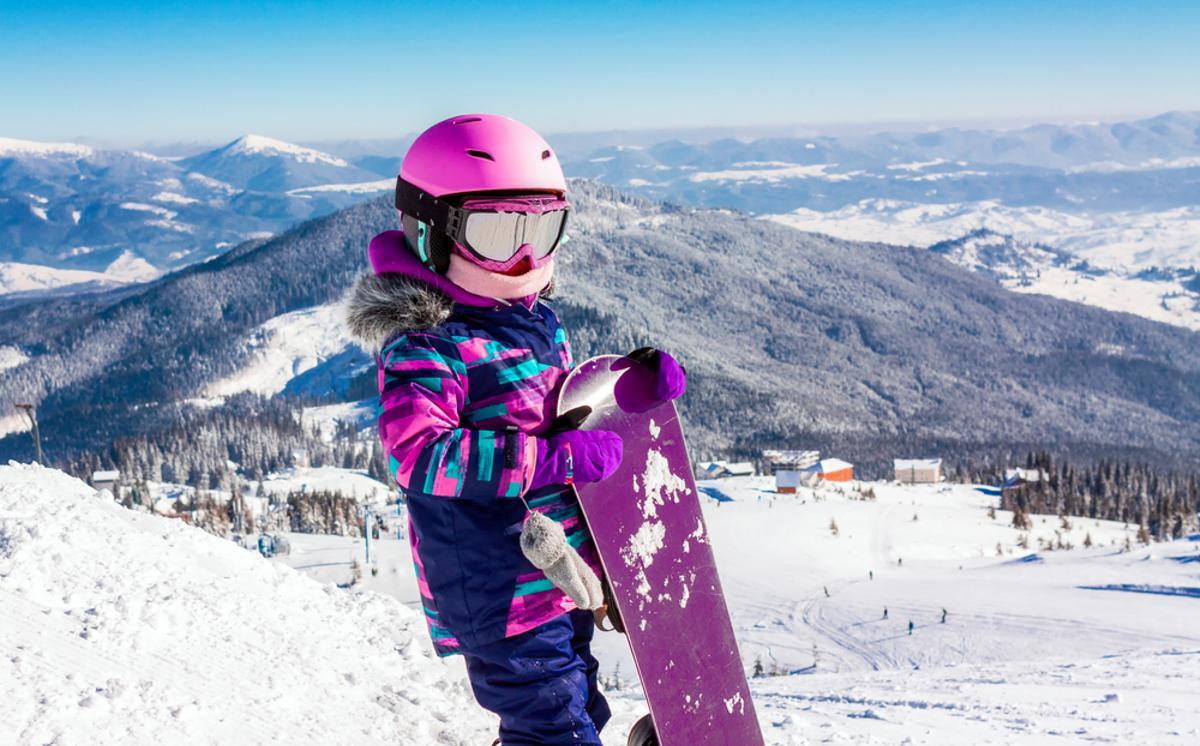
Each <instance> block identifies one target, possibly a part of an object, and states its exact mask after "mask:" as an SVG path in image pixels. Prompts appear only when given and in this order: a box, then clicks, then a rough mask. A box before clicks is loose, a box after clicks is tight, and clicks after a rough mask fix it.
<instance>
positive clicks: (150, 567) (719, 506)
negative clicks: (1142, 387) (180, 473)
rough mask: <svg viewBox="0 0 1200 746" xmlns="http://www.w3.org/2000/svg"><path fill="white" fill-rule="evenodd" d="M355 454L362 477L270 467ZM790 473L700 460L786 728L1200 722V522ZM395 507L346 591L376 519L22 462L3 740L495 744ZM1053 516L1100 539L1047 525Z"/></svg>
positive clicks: (748, 627)
mask: <svg viewBox="0 0 1200 746" xmlns="http://www.w3.org/2000/svg"><path fill="white" fill-rule="evenodd" d="M351 478H361V479H366V477H365V476H364V475H361V474H360V473H357V472H348V471H346V470H337V469H329V470H325V471H324V472H322V471H321V470H302V471H299V472H295V473H293V474H292V475H290V476H287V475H285V476H282V477H281V478H280V479H278V480H269V481H268V484H271V483H273V482H279V481H281V480H285V479H286V480H296V481H303V482H306V483H308V484H317V483H320V484H338V483H339V480H346V479H351ZM772 484H773V482H772V479H771V478H770V477H736V478H730V479H724V480H720V481H719V482H706V483H701V485H700V486H701V487H715V486H719V488H720V490H721V491H722V492H724V493H725V494H727V495H729V496H730V497H731V498H732V500H733V501H732V502H727V503H717V502H715V501H713V500H704V505H703V507H704V512H705V521H706V522H707V524H708V528H709V531H710V534H711V541H712V545H713V550H714V552H715V554H716V560H717V564H718V566H719V568H720V571H721V575H722V578H723V585H724V590H725V593H726V596H727V597H728V599H729V605H730V609H731V613H732V616H733V619H734V625H735V629H736V631H737V634H738V637H739V644H740V647H741V651H742V655H743V661H744V663H745V665H746V668H747V669H750V668H752V667H753V665H754V661H755V660H761V662H762V663H763V666H764V668H765V669H766V670H767V673H768V674H774V675H767V676H764V677H762V678H754V679H752V680H751V690H752V692H753V694H754V702H755V706H756V708H757V710H758V715H759V720H760V722H761V723H762V724H763V727H764V732H765V735H766V740H767V743H768V744H771V745H772V746H784V745H788V746H791V745H793V744H797V745H798V744H807V743H816V742H833V743H863V744H867V743H871V744H878V743H902V742H906V743H913V744H961V743H987V742H991V743H995V742H1004V743H1041V742H1045V741H1053V742H1055V743H1064V744H1071V743H1088V742H1095V741H1100V742H1117V743H1128V742H1137V743H1154V744H1171V743H1180V744H1183V743H1194V742H1195V741H1196V739H1197V736H1198V735H1200V714H1198V713H1197V710H1196V707H1195V702H1196V699H1195V693H1194V691H1193V689H1194V681H1195V679H1196V676H1197V675H1198V674H1200V630H1198V629H1197V625H1196V619H1197V617H1196V613H1197V610H1196V608H1195V604H1196V602H1197V599H1196V598H1195V596H1194V595H1193V592H1200V591H1196V589H1195V585H1196V583H1195V580H1194V577H1193V576H1194V569H1193V568H1194V566H1195V565H1194V563H1193V561H1192V560H1193V558H1194V557H1200V545H1198V543H1197V542H1196V541H1178V542H1172V543H1168V544H1156V545H1152V546H1150V547H1147V548H1136V549H1134V550H1133V551H1132V552H1122V551H1120V547H1121V546H1123V544H1124V541H1125V538H1126V537H1132V536H1133V534H1134V533H1135V532H1136V528H1135V527H1125V526H1123V525H1122V524H1119V523H1114V522H1108V521H1095V520H1090V519H1081V518H1072V519H1069V520H1070V523H1071V527H1070V528H1069V529H1064V528H1063V527H1062V526H1061V523H1060V520H1059V518H1058V517H1056V516H1033V526H1034V527H1033V529H1032V530H1031V531H1029V532H1028V535H1029V541H1030V542H1031V543H1030V546H1031V548H1030V549H1028V550H1025V549H1021V548H1020V547H1018V546H1017V540H1018V538H1019V537H1020V536H1021V534H1022V532H1019V531H1017V530H1015V529H1013V528H1011V527H1010V526H1009V523H1010V521H1011V518H1012V516H1011V515H1009V514H1006V513H1004V512H1003V511H997V513H996V517H995V518H989V517H988V515H987V507H988V505H989V503H988V500H989V499H990V498H987V497H986V496H984V495H982V494H981V493H979V492H978V491H976V490H975V489H974V488H973V487H972V486H969V485H949V484H947V485H903V486H902V485H896V484H890V483H871V484H866V483H850V484H849V485H845V486H828V485H826V486H821V487H817V488H814V489H810V488H801V489H800V491H799V493H798V494H796V495H775V494H774V493H773V492H771V487H772ZM342 486H343V489H344V483H343V484H342ZM380 486H381V487H382V485H380ZM868 488H869V489H870V490H872V491H873V492H874V493H875V495H876V498H875V499H874V500H871V499H864V495H863V492H864V491H866V490H867V489H868ZM380 515H384V516H386V517H387V518H388V521H389V526H388V530H387V531H386V532H385V533H384V535H383V536H382V537H381V538H380V539H379V540H373V541H372V542H371V555H372V563H371V565H372V567H374V568H375V570H376V572H374V573H372V572H363V573H362V578H361V580H360V581H359V582H358V584H357V585H355V586H354V588H353V589H350V590H339V589H337V588H335V587H333V586H332V585H324V586H322V585H320V583H326V584H332V583H342V584H347V583H349V581H350V579H351V577H352V575H353V572H352V565H351V563H352V561H353V560H355V559H357V561H358V562H359V563H360V564H361V563H362V562H363V559H364V558H363V541H362V540H361V539H351V538H347V537H337V536H313V535H303V534H289V535H288V538H289V540H290V542H291V545H292V552H291V554H290V555H288V556H285V557H280V558H277V559H276V560H273V561H264V560H261V559H259V558H258V557H257V556H256V555H255V554H254V553H252V552H249V551H246V550H243V549H240V548H238V547H237V546H236V545H234V544H233V543H232V542H228V541H225V540H221V539H217V538H215V537H212V536H208V535H206V534H203V533H202V532H200V531H198V530H196V529H192V528H190V527H187V526H185V525H183V524H182V523H180V522H178V521H170V520H167V519H163V518H159V517H154V516H149V515H144V514H140V513H135V512H132V511H126V510H124V509H122V508H119V507H118V506H116V505H114V504H113V503H111V502H108V501H105V500H103V499H99V498H97V497H95V495H94V493H93V492H92V490H91V489H90V488H88V487H86V486H85V485H83V484H82V483H80V482H78V481H76V480H73V479H70V478H68V477H66V476H65V475H62V474H59V473H57V472H53V471H50V470H46V469H40V468H36V467H23V466H9V467H0V638H2V639H4V640H5V641H6V644H8V643H9V641H12V642H11V644H8V646H7V647H6V651H8V650H11V651H13V652H11V653H8V652H6V655H5V656H4V657H2V658H0V697H2V698H3V700H2V701H4V702H5V703H6V715H7V717H6V718H4V719H3V720H0V742H3V743H10V742H11V743H18V744H24V743H47V742H52V741H54V742H57V743H125V742H146V741H151V740H154V741H161V742H189V743H197V742H198V743H221V742H229V741H231V740H238V741H239V742H248V743H266V742H304V743H311V742H318V743H332V742H338V743H383V742H390V743H400V744H417V743H420V744H428V743H446V744H459V743H462V744H467V743H472V744H477V743H489V742H490V739H491V738H492V737H493V734H494V722H495V721H494V719H493V718H491V717H490V716H488V715H486V714H484V713H482V712H481V711H480V710H479V708H478V707H477V706H476V705H475V704H474V702H473V700H472V699H471V697H470V694H469V693H468V691H467V690H466V688H465V686H464V683H463V673H462V672H463V665H462V662H461V661H460V660H459V659H457V658H452V659H448V660H446V661H438V660H436V659H434V658H433V657H432V654H431V653H430V652H428V651H430V646H429V643H428V640H427V639H426V637H427V635H426V632H425V629H424V626H423V623H422V622H421V619H420V615H419V604H420V600H419V595H418V593H417V589H416V582H415V579H414V577H413V572H412V562H411V558H410V556H409V548H408V542H407V541H406V540H405V537H404V535H403V534H404V528H403V527H404V521H403V518H402V516H400V515H398V514H397V513H396V508H394V507H387V508H381V510H380ZM914 516H915V517H917V518H918V520H913V519H914ZM831 520H836V522H837V523H838V525H839V528H840V530H839V532H838V534H837V535H836V536H834V535H833V534H832V533H831V532H830V530H829V523H830V521H831ZM1056 532H1058V533H1060V534H1061V536H1062V538H1063V539H1064V540H1065V541H1070V542H1071V543H1072V544H1074V545H1075V546H1076V547H1080V546H1081V545H1082V542H1083V537H1084V536H1086V535H1088V534H1090V536H1091V538H1092V540H1093V542H1094V543H1095V546H1094V547H1093V548H1092V549H1087V550H1085V549H1075V550H1071V551H1045V550H1038V549H1037V545H1038V543H1039V539H1040V540H1043V541H1045V540H1050V541H1052V542H1053V541H1055V540H1056V539H1057V538H1058V537H1056ZM1195 538H1196V539H1197V540H1200V536H1197V537H1195ZM997 544H999V545H1000V551H1001V553H1002V554H1001V555H997V554H996V546H997ZM901 559H902V560H903V565H902V566H901V565H900V564H899V560H901ZM287 566H291V567H292V568H296V569H297V570H300V571H301V572H302V573H303V574H306V575H309V576H311V578H309V579H306V578H304V577H302V575H301V573H298V572H296V571H294V570H292V569H290V568H289V567H287ZM868 571H872V572H873V573H874V578H873V579H871V578H870V577H869V576H868ZM685 587H686V585H685ZM825 589H828V591H829V595H828V596H826V594H825V592H824V591H825ZM884 606H887V607H888V610H889V618H888V619H887V620H884V619H883V618H882V613H881V612H882V609H883V607H884ZM943 607H944V608H946V609H947V611H948V612H949V613H948V616H947V621H946V623H945V624H941V623H940V618H941V610H942V608H943ZM910 619H911V620H913V622H914V625H915V628H914V631H913V634H912V635H911V636H909V635H908V633H907V625H908V621H909V620H910ZM595 646H596V649H597V654H598V657H599V659H600V660H601V675H602V677H604V678H611V677H613V676H614V675H615V672H616V667H617V665H618V664H619V665H620V671H621V672H623V673H622V678H623V681H622V687H621V689H620V690H619V691H610V692H608V697H609V699H610V702H611V703H612V705H613V710H614V719H613V721H612V723H610V725H609V727H608V728H607V729H606V731H605V742H606V743H608V744H609V745H610V746H612V745H613V744H623V743H624V742H625V733H626V732H627V731H628V728H629V727H630V726H631V725H632V723H633V722H634V720H636V719H637V717H639V716H640V715H641V714H642V713H643V712H644V711H645V704H644V702H643V701H642V700H641V695H640V689H639V688H638V686H637V685H636V682H635V681H633V680H632V679H631V677H632V673H633V671H634V670H635V669H634V667H633V665H632V660H631V659H630V658H629V654H628V648H627V646H626V643H625V640H624V639H623V638H622V637H621V636H620V635H617V634H615V633H608V634H605V633H601V634H598V636H597V638H596V643H595ZM729 699H731V698H729ZM729 699H727V701H726V704H727V706H731V707H737V706H740V704H741V703H739V702H737V701H736V700H732V701H729Z"/></svg>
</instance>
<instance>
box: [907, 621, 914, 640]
mask: <svg viewBox="0 0 1200 746" xmlns="http://www.w3.org/2000/svg"><path fill="white" fill-rule="evenodd" d="M912 633H913V623H912V620H911V619H909V620H908V636H909V637H912Z"/></svg>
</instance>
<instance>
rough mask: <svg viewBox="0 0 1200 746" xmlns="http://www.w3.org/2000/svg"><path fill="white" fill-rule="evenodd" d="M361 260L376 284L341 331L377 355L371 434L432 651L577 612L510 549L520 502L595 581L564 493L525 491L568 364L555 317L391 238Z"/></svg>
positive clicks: (590, 550) (538, 303)
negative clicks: (484, 291) (400, 524)
mask: <svg viewBox="0 0 1200 746" xmlns="http://www.w3.org/2000/svg"><path fill="white" fill-rule="evenodd" d="M370 254H371V263H372V266H373V267H374V270H375V273H374V274H369V275H364V276H363V277H362V278H361V279H360V280H359V282H358V284H357V286H356V287H355V289H354V291H353V292H352V293H351V295H350V297H349V299H348V302H347V320H348V323H349V326H350V329H351V332H352V333H353V334H354V335H355V336H357V337H358V338H359V339H360V340H362V341H363V342H364V344H368V345H370V346H371V348H372V349H374V350H375V351H376V352H377V353H378V358H377V361H378V366H379V392H380V393H379V436H380V439H381V440H382V441H383V447H384V449H385V451H386V453H387V456H388V459H389V463H390V468H391V471H392V472H393V473H394V474H395V477H396V481H397V482H398V483H399V485H400V489H401V491H402V492H403V494H404V498H405V501H406V504H407V506H408V514H409V537H410V543H411V545H412V554H413V563H414V565H415V569H416V573H417V585H418V587H419V589H420V592H421V601H422V603H423V605H424V607H425V615H426V618H427V620H428V623H429V632H430V635H431V636H432V637H433V642H434V647H435V648H436V649H437V651H438V653H440V654H442V655H450V654H453V653H456V652H459V651H460V650H461V649H463V648H470V647H473V646H476V645H482V644H485V643H488V642H494V641H496V640H499V639H502V638H505V637H511V636H513V635H516V634H519V633H521V632H524V631H525V630H528V629H531V628H533V627H536V626H538V625H540V624H543V623H545V622H547V621H549V620H551V619H553V618H555V617H557V616H560V615H562V614H564V613H566V612H567V611H570V610H572V609H574V608H575V604H574V603H573V602H572V601H571V600H570V599H569V598H568V597H567V596H566V595H565V594H563V593H562V592H561V591H559V590H558V589H557V588H555V587H554V586H553V585H552V584H551V583H550V581H548V580H547V579H546V577H545V575H544V574H543V573H542V572H541V571H540V570H537V569H536V568H534V567H533V565H531V564H530V563H529V562H528V560H526V559H525V556H524V555H523V554H522V552H521V548H520V545H519V536H520V532H521V527H522V524H523V522H524V519H525V516H526V503H527V504H528V505H529V508H530V509H532V510H538V511H540V512H542V513H545V514H546V515H548V516H549V517H551V518H552V519H554V520H555V521H558V522H559V523H561V524H562V526H563V528H564V530H565V531H566V534H567V539H568V541H569V542H570V543H571V544H572V545H573V546H574V547H576V549H578V550H579V552H580V554H581V555H582V556H583V558H584V559H585V560H586V561H587V562H588V564H590V565H591V566H592V567H593V569H595V570H596V572H597V574H599V573H600V572H601V570H600V563H599V559H598V557H597V555H596V552H595V548H594V547H593V546H592V542H591V538H590V536H589V535H588V533H587V530H586V528H585V526H584V525H583V523H582V521H581V517H580V512H579V506H578V504H577V503H576V500H575V497H574V494H573V493H572V492H571V490H570V489H568V488H567V487H565V486H564V485H551V486H548V487H542V488H539V489H537V490H534V491H529V489H528V486H529V483H530V479H531V477H532V475H533V469H534V465H535V462H536V457H537V441H536V437H535V436H536V434H537V433H538V432H540V431H541V430H542V429H543V428H544V426H545V425H546V424H548V422H549V420H550V419H553V411H552V409H553V396H554V394H556V393H557V389H558V385H559V382H560V380H561V379H562V377H563V376H564V375H565V374H566V372H567V371H569V370H570V369H571V367H572V365H573V363H572V360H571V350H570V347H569V345H568V344H567V337H566V333H565V332H564V331H563V328H562V326H561V325H560V324H559V321H558V317H557V316H556V315H555V314H554V311H553V310H552V309H551V308H550V306H549V305H548V304H547V303H546V302H545V300H543V299H541V298H531V299H529V301H528V303H511V304H510V303H505V302H502V301H496V300H493V299H486V298H481V297H479V296H474V295H471V294H469V293H466V292H465V291H463V290H461V289H459V288H457V287H456V286H454V285H451V284H450V283H448V282H447V281H446V280H445V279H444V278H443V277H441V276H439V275H437V274H435V273H433V272H431V271H430V270H428V269H426V268H425V267H423V266H422V265H421V264H420V263H419V262H418V261H417V260H416V258H415V257H413V256H412V255H411V254H410V253H409V252H408V250H407V248H406V247H405V246H404V239H403V236H402V234H401V233H400V232H398V231H389V232H387V233H382V234H380V235H379V236H376V237H375V239H373V240H372V242H371V249H370ZM522 498H524V500H522Z"/></svg>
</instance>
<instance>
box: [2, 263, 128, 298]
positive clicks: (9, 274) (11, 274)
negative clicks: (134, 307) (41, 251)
mask: <svg viewBox="0 0 1200 746" xmlns="http://www.w3.org/2000/svg"><path fill="white" fill-rule="evenodd" d="M114 281H115V278H113V277H110V276H108V275H107V274H104V273H102V272H88V271H86V270H80V269H55V268H53V267H46V266H43V265H40V264H21V263H19V262H0V295H4V294H7V293H27V292H37V291H42V290H51V289H54V288H61V287H65V286H67V285H75V284H77V283H81V282H102V283H111V282H114Z"/></svg>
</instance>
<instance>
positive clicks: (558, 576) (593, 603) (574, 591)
mask: <svg viewBox="0 0 1200 746" xmlns="http://www.w3.org/2000/svg"><path fill="white" fill-rule="evenodd" d="M521 551H522V552H523V553H524V554H525V557H526V559H528V560H529V561H530V562H531V563H532V564H533V566H534V567H536V568H537V569H539V570H541V571H542V572H544V573H546V578H547V579H548V580H549V581H550V582H551V583H553V584H554V586H555V587H556V588H558V589H559V590H561V591H562V592H563V593H565V594H567V595H568V596H570V597H571V600H572V601H574V602H575V605H576V606H578V607H579V608H581V609H588V610H594V609H598V608H600V606H602V605H603V604H604V591H603V589H602V588H601V586H600V578H598V577H596V573H595V572H594V571H593V570H592V568H591V567H589V566H588V564H587V563H586V562H584V561H583V557H580V556H579V552H576V551H575V549H574V548H572V547H571V545H570V544H568V543H567V535H566V533H565V532H564V531H563V527H562V526H560V525H559V524H558V523H557V522H556V521H554V520H553V519H551V518H547V517H546V516H545V515H543V514H541V513H539V512H537V511H536V510H531V511H529V515H528V516H527V517H526V518H525V525H524V527H522V529H521Z"/></svg>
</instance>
